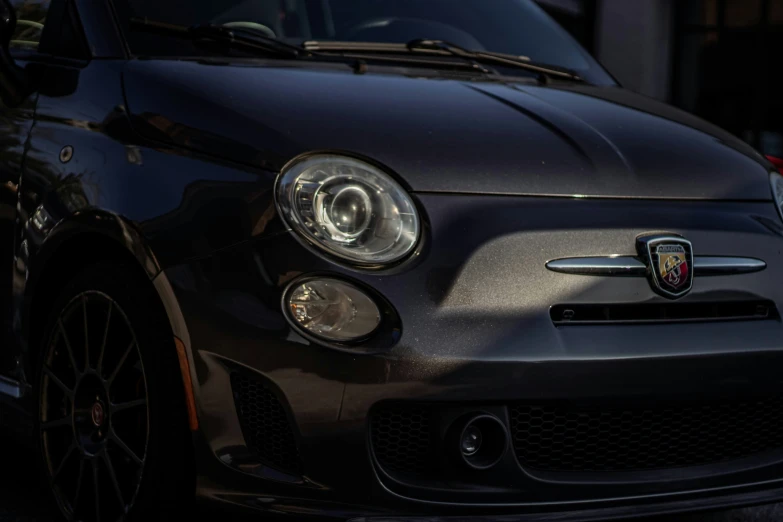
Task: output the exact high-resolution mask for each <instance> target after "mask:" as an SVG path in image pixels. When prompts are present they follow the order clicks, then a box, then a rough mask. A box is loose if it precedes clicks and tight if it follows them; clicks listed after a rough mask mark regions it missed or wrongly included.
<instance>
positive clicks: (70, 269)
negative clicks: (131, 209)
mask: <svg viewBox="0 0 783 522" xmlns="http://www.w3.org/2000/svg"><path fill="white" fill-rule="evenodd" d="M28 239H32V238H31V237H29V238H28ZM22 250H23V251H25V250H27V251H28V254H27V269H26V277H25V283H24V291H23V296H22V297H23V299H22V306H21V310H20V312H21V313H20V318H21V321H20V324H19V328H20V333H21V335H22V338H23V339H24V340H25V341H26V342H25V343H24V344H25V364H26V366H27V370H28V372H26V373H27V374H28V375H31V373H30V372H31V371H32V369H33V368H34V367H35V363H36V357H37V356H38V350H37V349H36V347H37V346H40V342H41V338H40V336H41V335H42V333H43V332H42V330H43V328H42V327H41V325H42V324H43V322H44V321H45V320H46V317H47V316H48V312H49V309H48V306H49V303H51V302H52V301H53V298H54V296H56V295H57V293H58V292H59V291H61V290H62V288H63V287H64V286H65V285H66V284H67V282H68V280H69V276H72V275H74V274H75V273H76V272H77V271H78V270H80V269H81V268H82V267H83V266H85V265H88V264H93V263H97V262H118V263H124V264H125V265H127V266H129V267H130V268H131V269H133V270H137V271H138V274H139V275H140V276H142V277H143V278H144V279H145V280H146V281H149V284H150V285H151V286H152V287H153V288H154V291H155V294H156V295H157V297H158V302H159V304H160V310H159V311H160V313H165V314H166V317H167V319H168V324H169V326H170V327H171V332H172V335H173V336H175V337H177V338H179V339H180V340H181V341H182V342H183V343H184V344H185V347H186V348H189V346H190V338H189V335H188V333H187V327H186V325H185V321H184V318H183V317H182V312H181V311H180V308H179V304H178V302H177V300H176V297H175V295H174V292H173V290H172V288H171V286H170V285H169V283H168V280H167V279H166V277H165V275H164V274H163V272H162V271H161V268H160V266H159V264H158V262H157V260H156V258H155V256H154V254H153V252H152V250H151V249H150V248H149V245H148V244H147V241H146V240H145V239H144V237H143V235H142V234H141V233H140V232H139V231H138V230H137V229H136V228H135V227H134V226H133V225H132V224H131V223H129V222H128V221H126V220H125V219H123V218H122V217H121V216H118V215H116V214H112V213H110V212H106V211H100V210H94V211H83V212H80V213H79V214H76V215H72V216H70V217H69V218H66V219H63V220H62V221H60V222H58V223H57V225H56V226H54V227H53V228H52V229H51V231H50V232H49V233H48V234H46V236H45V238H44V239H43V240H42V241H41V242H40V246H39V247H38V248H33V247H31V246H29V245H28V246H27V247H24V246H23V248H22Z"/></svg>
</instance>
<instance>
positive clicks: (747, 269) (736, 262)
mask: <svg viewBox="0 0 783 522" xmlns="http://www.w3.org/2000/svg"><path fill="white" fill-rule="evenodd" d="M693 264H694V275H699V276H716V275H734V274H750V273H752V272H761V271H762V270H764V269H765V268H767V263H765V262H764V261H762V260H761V259H754V258H752V257H718V256H709V257H708V256H696V257H694V258H693Z"/></svg>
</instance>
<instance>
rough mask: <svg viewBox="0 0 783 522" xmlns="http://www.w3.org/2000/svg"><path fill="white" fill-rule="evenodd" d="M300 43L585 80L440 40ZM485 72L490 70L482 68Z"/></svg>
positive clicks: (339, 50)
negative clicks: (453, 60)
mask: <svg viewBox="0 0 783 522" xmlns="http://www.w3.org/2000/svg"><path fill="white" fill-rule="evenodd" d="M302 47H303V48H305V49H307V50H308V51H320V52H322V53H323V52H337V53H367V54H405V53H412V54H427V55H430V56H432V55H437V56H454V57H457V58H462V59H463V60H466V61H469V62H472V63H474V64H476V65H477V66H478V67H480V65H478V64H487V65H497V66H503V67H514V68H517V69H523V70H526V71H529V72H532V73H535V74H536V75H538V77H539V79H540V80H542V81H544V82H546V81H547V80H551V79H558V80H565V81H572V82H584V81H585V80H584V79H583V78H582V77H581V76H579V75H578V74H576V73H575V72H573V71H570V70H568V69H565V68H562V67H555V66H552V65H547V64H540V63H535V62H531V61H529V60H526V59H524V58H520V57H518V56H514V55H511V54H503V53H495V52H490V51H473V50H469V49H465V48H463V47H460V46H458V45H454V44H451V43H449V42H446V41H443V40H428V39H423V38H420V39H416V40H411V41H410V42H408V43H407V44H398V43H372V42H370V43H368V42H329V41H309V42H304V43H303V44H302ZM485 72H490V71H487V70H486V69H485Z"/></svg>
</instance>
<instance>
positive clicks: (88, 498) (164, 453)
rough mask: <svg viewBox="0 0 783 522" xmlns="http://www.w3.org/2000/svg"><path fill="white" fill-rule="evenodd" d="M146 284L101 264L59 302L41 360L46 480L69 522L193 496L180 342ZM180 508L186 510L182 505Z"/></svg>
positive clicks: (147, 509) (144, 512)
mask: <svg viewBox="0 0 783 522" xmlns="http://www.w3.org/2000/svg"><path fill="white" fill-rule="evenodd" d="M155 298H156V296H155V295H154V292H153V290H152V288H151V285H150V284H149V282H148V281H145V280H143V278H142V277H141V276H139V275H138V274H136V273H135V272H134V271H133V270H132V269H130V268H126V267H121V266H112V265H99V266H95V267H91V268H90V269H89V270H85V271H84V272H83V273H82V274H80V275H79V276H77V277H76V278H74V279H73V280H72V281H71V282H70V283H68V285H67V286H66V288H65V289H64V290H63V292H62V293H61V294H60V296H59V298H58V299H57V300H56V302H55V305H54V307H53V311H52V314H51V316H50V319H49V322H48V325H47V330H46V332H45V334H44V336H43V339H44V344H43V346H42V349H41V354H40V356H39V358H38V367H39V372H38V375H39V409H38V410H39V411H38V420H39V422H38V427H39V429H38V432H39V435H40V441H39V442H40V449H41V457H42V464H43V470H44V474H45V477H46V478H47V480H48V482H49V485H50V487H51V491H52V493H53V495H54V500H55V502H56V504H57V506H58V507H59V509H60V511H61V512H62V514H63V515H64V516H65V518H66V519H68V520H82V521H92V520H94V521H101V520H102V521H115V520H122V519H125V518H128V517H132V518H140V519H141V518H143V519H148V518H152V517H153V515H161V514H163V513H164V512H165V511H164V508H165V507H166V506H167V505H169V506H171V507H176V508H178V509H180V513H181V509H182V507H183V506H182V505H181V503H182V502H187V499H186V496H187V494H188V492H189V491H190V492H192V473H189V471H190V470H191V466H190V465H189V464H190V458H191V455H190V452H188V451H187V448H189V447H190V446H191V444H190V437H189V433H188V431H187V424H186V412H185V407H184V400H183V388H182V379H181V377H180V374H179V371H178V367H177V361H176V352H175V349H174V346H173V337H172V336H171V333H170V331H169V329H168V325H167V324H166V323H165V317H164V316H162V315H163V314H162V313H161V311H160V308H161V307H160V305H159V304H158V303H157V302H156V301H155ZM177 504H179V505H177Z"/></svg>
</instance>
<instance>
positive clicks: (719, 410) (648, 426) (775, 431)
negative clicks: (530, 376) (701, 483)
mask: <svg viewBox="0 0 783 522" xmlns="http://www.w3.org/2000/svg"><path fill="white" fill-rule="evenodd" d="M509 412H510V419H511V433H512V441H513V444H514V451H515V453H516V456H517V460H518V461H519V463H520V464H521V465H522V466H523V467H525V468H530V469H537V470H541V471H555V472H557V471H560V472H607V471H642V470H653V469H666V468H679V467H687V466H699V465H706V464H713V463H717V462H723V461H728V460H734V459H740V458H745V457H750V456H753V455H756V454H760V453H763V452H768V451H771V450H776V449H779V448H781V447H783V398H782V397H774V398H766V399H758V400H752V399H749V400H735V401H726V402H720V403H711V404H690V405H675V404H672V405H664V406H661V405H651V406H647V407H645V406H637V407H572V406H558V405H514V406H512V407H511V408H510V410H509Z"/></svg>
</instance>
